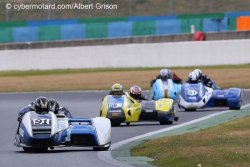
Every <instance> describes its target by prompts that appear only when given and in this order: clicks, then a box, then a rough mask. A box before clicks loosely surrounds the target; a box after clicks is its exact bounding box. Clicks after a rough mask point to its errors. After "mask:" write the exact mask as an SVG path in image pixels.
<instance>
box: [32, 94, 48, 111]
mask: <svg viewBox="0 0 250 167" xmlns="http://www.w3.org/2000/svg"><path fill="white" fill-rule="evenodd" d="M48 103H49V100H48V98H46V97H39V98H37V99H36V100H35V102H34V108H35V112H36V113H38V114H47V113H48V112H49V105H48Z"/></svg>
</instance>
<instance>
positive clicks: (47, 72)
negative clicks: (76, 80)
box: [0, 64, 250, 77]
mask: <svg viewBox="0 0 250 167" xmlns="http://www.w3.org/2000/svg"><path fill="white" fill-rule="evenodd" d="M162 68H164V67H147V68H146V67H145V68H87V69H62V70H60V69H57V70H28V71H0V77H16V76H17V77H18V76H42V75H64V74H79V73H92V72H115V71H150V70H160V69H162ZM195 68H201V69H204V70H205V69H218V70H219V69H225V68H233V69H234V68H250V64H243V65H216V66H189V67H170V69H171V70H176V69H190V70H192V69H195Z"/></svg>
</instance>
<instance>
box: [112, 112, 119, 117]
mask: <svg viewBox="0 0 250 167" xmlns="http://www.w3.org/2000/svg"><path fill="white" fill-rule="evenodd" d="M119 115H120V113H117V112H115V113H112V117H118V116H119Z"/></svg>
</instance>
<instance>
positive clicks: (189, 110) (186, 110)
mask: <svg viewBox="0 0 250 167" xmlns="http://www.w3.org/2000/svg"><path fill="white" fill-rule="evenodd" d="M185 111H196V109H186V108H185Z"/></svg>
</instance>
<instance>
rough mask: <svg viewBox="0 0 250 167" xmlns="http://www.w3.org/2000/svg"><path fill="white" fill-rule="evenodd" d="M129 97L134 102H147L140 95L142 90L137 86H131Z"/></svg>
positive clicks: (143, 96)
mask: <svg viewBox="0 0 250 167" xmlns="http://www.w3.org/2000/svg"><path fill="white" fill-rule="evenodd" d="M129 95H130V96H131V97H132V98H134V99H135V100H147V97H146V96H145V95H143V94H142V89H141V87H140V86H138V85H134V86H131V88H130V90H129Z"/></svg>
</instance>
